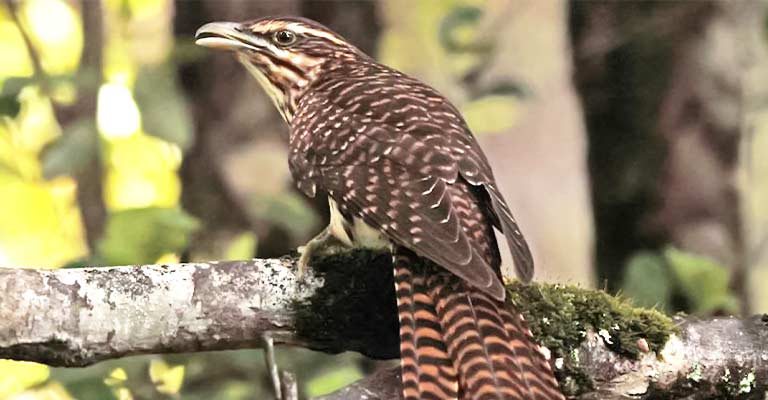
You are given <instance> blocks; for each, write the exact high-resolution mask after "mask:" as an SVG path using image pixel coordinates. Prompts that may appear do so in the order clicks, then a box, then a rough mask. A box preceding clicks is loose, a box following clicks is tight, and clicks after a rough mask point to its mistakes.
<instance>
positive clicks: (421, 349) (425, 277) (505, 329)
mask: <svg viewBox="0 0 768 400" xmlns="http://www.w3.org/2000/svg"><path fill="white" fill-rule="evenodd" d="M419 264H421V262H419V261H418V260H416V259H415V256H413V254H412V253H410V254H409V252H407V251H403V250H400V251H398V252H397V254H396V256H395V285H396V289H397V306H398V315H399V318H400V352H401V366H402V374H403V378H402V379H403V396H404V398H405V399H406V400H415V399H473V400H475V399H477V400H480V399H483V400H485V399H489V400H490V399H494V400H502V399H503V400H506V399H526V400H527V399H534V400H553V399H563V398H564V397H563V395H562V394H561V393H560V392H559V391H558V389H557V382H556V381H555V378H554V375H553V374H552V370H551V369H550V367H549V364H548V363H547V362H546V360H545V359H544V357H543V356H542V355H541V353H540V352H539V351H538V349H537V346H536V345H535V344H534V343H533V342H532V341H531V335H530V331H529V330H528V329H527V328H526V326H525V322H524V321H523V319H522V317H521V316H520V315H519V314H518V313H514V312H511V311H510V309H509V306H508V305H505V304H504V303H503V302H499V301H497V300H495V299H493V298H491V297H490V296H488V295H486V294H484V293H483V292H481V291H479V290H477V289H474V288H472V287H470V286H469V285H467V284H466V283H464V282H463V281H462V280H461V279H460V278H458V277H456V276H455V275H453V274H451V273H449V272H447V271H444V270H442V269H438V268H434V267H430V266H419V267H416V266H417V265H419Z"/></svg>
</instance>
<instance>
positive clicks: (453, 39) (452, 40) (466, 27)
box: [438, 6, 491, 53]
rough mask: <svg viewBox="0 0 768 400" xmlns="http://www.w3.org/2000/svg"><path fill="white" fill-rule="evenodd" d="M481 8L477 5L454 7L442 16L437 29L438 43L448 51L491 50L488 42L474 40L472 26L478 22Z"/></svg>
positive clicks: (478, 51) (484, 51)
mask: <svg viewBox="0 0 768 400" xmlns="http://www.w3.org/2000/svg"><path fill="white" fill-rule="evenodd" d="M482 16H483V10H481V9H480V8H478V7H468V6H460V7H456V8H455V9H454V10H453V11H452V12H451V13H450V14H448V15H447V16H445V18H443V21H442V23H441V24H440V29H439V30H438V38H439V40H440V44H441V45H442V46H443V47H444V48H445V49H446V50H448V51H450V52H455V53H460V52H477V53H487V52H488V51H490V50H491V46H490V44H489V43H482V42H477V41H476V40H475V37H474V36H475V35H474V34H475V32H474V31H475V29H474V27H475V26H476V25H477V24H478V23H479V22H480V19H481V18H482Z"/></svg>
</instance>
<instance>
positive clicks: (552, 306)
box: [507, 282, 676, 359]
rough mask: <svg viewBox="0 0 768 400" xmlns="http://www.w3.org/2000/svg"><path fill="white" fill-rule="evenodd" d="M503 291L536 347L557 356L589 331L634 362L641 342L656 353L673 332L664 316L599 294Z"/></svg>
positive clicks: (557, 289)
mask: <svg viewBox="0 0 768 400" xmlns="http://www.w3.org/2000/svg"><path fill="white" fill-rule="evenodd" d="M507 289H508V293H509V297H510V301H511V302H512V303H513V304H514V305H515V306H516V307H517V308H518V309H520V310H521V311H522V312H523V314H524V315H525V317H526V320H527V321H528V324H529V325H530V328H531V331H532V332H533V334H534V335H535V336H536V337H537V339H538V340H539V341H540V343H541V344H542V345H544V346H546V347H548V348H549V349H550V350H552V351H558V352H559V353H560V356H565V355H567V354H568V352H569V351H571V350H572V349H575V348H578V346H579V345H580V344H581V342H582V341H583V340H584V338H585V337H586V330H587V329H592V330H594V331H595V332H602V333H601V336H603V338H604V339H606V340H605V341H606V346H607V347H608V348H609V349H611V350H613V351H614V352H616V353H618V354H620V355H623V356H625V357H629V358H632V359H637V357H638V355H639V354H640V353H641V350H640V349H639V347H638V342H637V341H638V339H641V338H642V339H645V340H646V342H647V343H648V345H649V348H650V350H651V351H659V350H660V349H661V348H662V347H663V346H664V344H665V343H666V342H667V339H668V338H669V335H670V334H671V333H673V332H675V331H676V328H675V325H674V323H673V322H672V319H671V318H669V317H667V316H666V315H664V314H662V313H660V312H658V311H655V310H649V309H645V308H637V307H633V306H632V304H631V303H630V302H629V301H628V300H626V299H622V298H621V297H616V296H611V295H609V294H607V293H605V292H602V291H595V290H587V289H582V288H578V287H574V286H564V285H550V284H541V283H532V284H528V285H524V284H521V283H517V282H515V283H512V284H510V285H508V286H507Z"/></svg>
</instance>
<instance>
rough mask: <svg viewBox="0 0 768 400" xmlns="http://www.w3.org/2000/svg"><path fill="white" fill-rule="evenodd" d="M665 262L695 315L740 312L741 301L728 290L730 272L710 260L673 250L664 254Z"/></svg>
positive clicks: (665, 251)
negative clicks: (739, 304) (739, 303)
mask: <svg viewBox="0 0 768 400" xmlns="http://www.w3.org/2000/svg"><path fill="white" fill-rule="evenodd" d="M664 258H665V259H666V260H667V263H668V264H669V267H670V268H671V270H672V272H673V274H674V276H675V278H676V281H677V285H678V287H679V288H680V289H681V290H682V292H683V295H684V296H685V297H686V298H687V299H688V302H689V303H690V304H691V307H692V311H693V312H694V313H697V314H708V313H712V312H715V311H726V312H736V311H738V301H737V300H736V298H735V297H734V296H733V295H732V294H731V293H730V291H729V289H728V285H729V283H730V272H729V271H728V269H727V268H725V267H724V266H722V265H719V264H717V263H716V262H714V261H712V260H710V259H708V258H705V257H701V256H697V255H694V254H690V253H686V252H683V251H680V250H677V249H675V248H671V247H670V248H667V249H666V250H664Z"/></svg>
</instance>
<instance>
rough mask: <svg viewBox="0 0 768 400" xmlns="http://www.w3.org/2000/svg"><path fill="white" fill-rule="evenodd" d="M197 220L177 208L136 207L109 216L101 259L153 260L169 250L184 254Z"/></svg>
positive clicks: (112, 262) (122, 261)
mask: <svg viewBox="0 0 768 400" xmlns="http://www.w3.org/2000/svg"><path fill="white" fill-rule="evenodd" d="M198 227H199V223H198V221H197V220H196V219H195V218H193V217H192V216H190V215H189V214H187V213H185V212H184V211H183V210H180V209H178V208H157V207H150V208H137V209H131V210H124V211H117V212H114V213H112V214H111V215H110V217H109V220H108V222H107V229H106V233H105V236H104V238H103V239H102V240H101V241H100V242H99V245H98V252H99V256H100V259H101V260H102V261H103V262H104V263H107V264H108V265H125V264H139V263H151V262H154V261H156V260H157V259H159V258H160V257H161V256H163V255H164V254H167V253H181V252H182V251H183V250H184V248H185V247H186V246H187V243H188V242H189V237H190V235H191V234H192V233H193V232H195V231H196V230H197V228H198Z"/></svg>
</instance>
